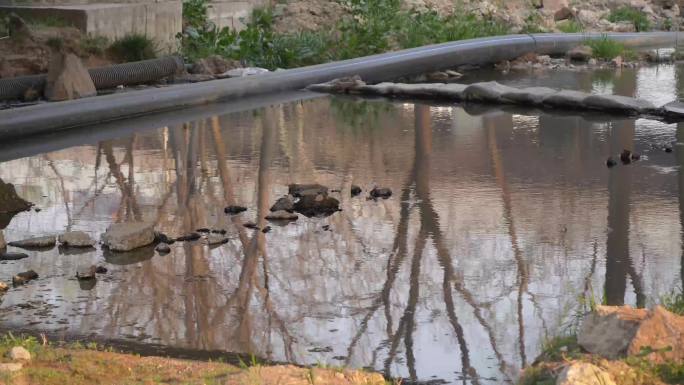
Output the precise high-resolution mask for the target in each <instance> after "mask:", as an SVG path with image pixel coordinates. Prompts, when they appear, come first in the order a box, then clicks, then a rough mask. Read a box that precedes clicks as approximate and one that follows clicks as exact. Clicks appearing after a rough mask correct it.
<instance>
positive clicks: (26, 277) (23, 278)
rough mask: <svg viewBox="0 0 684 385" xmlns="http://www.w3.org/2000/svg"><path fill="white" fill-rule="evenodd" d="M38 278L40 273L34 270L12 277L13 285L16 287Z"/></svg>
mask: <svg viewBox="0 0 684 385" xmlns="http://www.w3.org/2000/svg"><path fill="white" fill-rule="evenodd" d="M36 278H38V273H36V272H35V271H33V270H29V271H24V272H22V273H19V274H17V275H15V276H14V277H12V284H13V285H14V286H19V285H23V284H25V283H26V282H28V281H31V280H34V279H36Z"/></svg>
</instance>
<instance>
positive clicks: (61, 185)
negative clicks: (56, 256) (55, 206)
mask: <svg viewBox="0 0 684 385" xmlns="http://www.w3.org/2000/svg"><path fill="white" fill-rule="evenodd" d="M44 157H45V160H46V161H47V163H48V165H49V166H50V169H52V172H54V173H55V176H56V177H57V179H59V188H60V189H61V190H62V201H63V202H64V207H65V208H66V214H67V228H66V230H67V231H69V230H71V223H72V221H73V218H72V217H71V210H70V209H69V197H68V196H67V191H66V187H65V186H64V177H62V175H61V174H60V173H59V171H57V167H55V162H54V161H53V160H52V159H50V155H49V154H45V155H44Z"/></svg>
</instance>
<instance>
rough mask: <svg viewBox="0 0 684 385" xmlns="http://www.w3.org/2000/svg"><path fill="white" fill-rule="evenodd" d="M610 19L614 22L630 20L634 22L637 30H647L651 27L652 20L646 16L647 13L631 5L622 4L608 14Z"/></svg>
mask: <svg viewBox="0 0 684 385" xmlns="http://www.w3.org/2000/svg"><path fill="white" fill-rule="evenodd" d="M608 21H610V22H612V23H617V22H621V21H627V22H630V23H632V24H634V29H635V30H636V31H637V32H645V31H649V30H650V29H651V22H650V21H649V20H648V17H646V14H645V13H643V12H641V11H639V10H637V9H634V8H632V7H629V6H622V7H620V8H616V9H614V10H612V11H611V12H610V14H609V15H608Z"/></svg>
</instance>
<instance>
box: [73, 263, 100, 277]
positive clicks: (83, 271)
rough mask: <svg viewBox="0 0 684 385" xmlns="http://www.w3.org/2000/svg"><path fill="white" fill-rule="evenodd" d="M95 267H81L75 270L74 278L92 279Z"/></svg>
mask: <svg viewBox="0 0 684 385" xmlns="http://www.w3.org/2000/svg"><path fill="white" fill-rule="evenodd" d="M96 272H97V267H96V266H95V265H83V266H80V267H79V268H78V269H77V270H76V278H78V279H94V278H95V273H96Z"/></svg>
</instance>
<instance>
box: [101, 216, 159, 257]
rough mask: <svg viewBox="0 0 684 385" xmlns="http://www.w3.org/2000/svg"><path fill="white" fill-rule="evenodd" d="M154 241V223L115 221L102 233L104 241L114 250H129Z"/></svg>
mask: <svg viewBox="0 0 684 385" xmlns="http://www.w3.org/2000/svg"><path fill="white" fill-rule="evenodd" d="M152 242H154V224H153V223H149V222H129V223H114V224H112V225H110V226H109V227H108V228H107V231H105V233H104V234H103V235H102V243H104V244H105V246H107V247H108V248H109V249H110V250H112V251H129V250H133V249H137V248H139V247H143V246H147V245H149V244H151V243H152Z"/></svg>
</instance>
